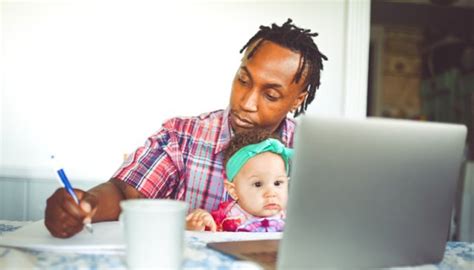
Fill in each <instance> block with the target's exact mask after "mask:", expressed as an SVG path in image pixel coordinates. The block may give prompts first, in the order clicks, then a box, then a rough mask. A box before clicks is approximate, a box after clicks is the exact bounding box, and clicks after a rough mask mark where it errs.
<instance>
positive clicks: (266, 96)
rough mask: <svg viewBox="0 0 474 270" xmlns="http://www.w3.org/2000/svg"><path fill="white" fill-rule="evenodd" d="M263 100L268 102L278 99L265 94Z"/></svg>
mask: <svg viewBox="0 0 474 270" xmlns="http://www.w3.org/2000/svg"><path fill="white" fill-rule="evenodd" d="M265 98H266V99H267V100H268V101H272V102H273V101H277V100H278V97H276V96H273V95H271V94H265Z"/></svg>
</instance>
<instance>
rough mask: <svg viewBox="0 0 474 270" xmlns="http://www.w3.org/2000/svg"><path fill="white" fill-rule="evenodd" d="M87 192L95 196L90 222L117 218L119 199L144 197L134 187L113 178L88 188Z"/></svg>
mask: <svg viewBox="0 0 474 270" xmlns="http://www.w3.org/2000/svg"><path fill="white" fill-rule="evenodd" d="M88 193H89V194H91V195H93V196H94V197H96V198H97V205H96V206H97V207H96V210H95V213H94V215H93V216H92V222H99V221H109V220H117V219H118V216H119V215H120V201H122V200H124V199H136V198H144V196H143V195H142V194H141V193H140V192H139V191H138V190H136V189H135V188H134V187H132V186H130V185H129V184H127V183H125V182H123V181H121V180H118V179H114V178H112V179H110V180H109V181H108V182H105V183H103V184H100V185H98V186H96V187H94V188H92V189H90V190H89V191H88Z"/></svg>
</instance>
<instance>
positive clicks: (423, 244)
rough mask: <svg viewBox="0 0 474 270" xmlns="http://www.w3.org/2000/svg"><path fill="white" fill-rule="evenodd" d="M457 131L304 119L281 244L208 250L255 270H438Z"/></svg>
mask: <svg viewBox="0 0 474 270" xmlns="http://www.w3.org/2000/svg"><path fill="white" fill-rule="evenodd" d="M466 132H467V130H466V127H465V126H462V125H455V124H441V123H427V122H418V121H408V120H390V119H377V118H366V119H344V118H323V117H317V116H304V117H303V118H302V119H301V121H300V122H299V124H298V127H297V130H296V135H295V136H296V137H295V157H294V160H293V168H292V170H291V182H290V188H289V201H288V209H287V219H286V227H285V231H284V233H283V237H282V239H281V240H280V241H278V240H263V241H262V240H259V241H245V242H232V243H231V242H221V243H209V244H208V246H209V247H211V248H213V249H216V250H219V251H221V252H224V253H227V254H230V255H232V256H234V257H237V258H241V259H246V260H254V261H257V262H259V263H260V264H261V265H262V266H264V267H265V269H274V268H275V267H277V268H278V269H318V268H338V269H374V268H388V267H402V266H415V265H422V264H436V263H439V262H440V261H441V260H442V257H443V254H444V249H445V245H446V240H447V237H448V231H449V224H450V217H451V210H452V206H453V202H454V194H455V190H456V186H457V182H458V177H459V171H460V168H461V164H462V162H463V151H464V146H465V138H466ZM277 251H278V255H277V254H276V252H277ZM259 260H260V261H259Z"/></svg>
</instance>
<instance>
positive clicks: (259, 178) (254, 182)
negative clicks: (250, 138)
mask: <svg viewBox="0 0 474 270" xmlns="http://www.w3.org/2000/svg"><path fill="white" fill-rule="evenodd" d="M234 189H235V197H236V198H234V199H237V201H238V203H239V205H240V206H241V207H242V208H243V209H245V210H246V211H247V212H248V213H249V214H252V215H254V216H258V217H269V216H273V215H276V214H278V213H280V212H281V211H282V210H285V209H286V204H287V201H288V177H287V175H286V171H285V162H284V161H283V159H282V158H281V157H280V156H279V155H277V154H274V153H272V152H264V153H261V154H258V155H256V156H254V157H252V158H251V159H249V160H248V161H247V163H245V165H244V166H242V168H241V169H240V171H239V172H238V173H237V175H236V176H235V178H234Z"/></svg>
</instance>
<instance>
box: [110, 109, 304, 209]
mask: <svg viewBox="0 0 474 270" xmlns="http://www.w3.org/2000/svg"><path fill="white" fill-rule="evenodd" d="M228 115H229V109H227V110H219V111H215V112H211V113H204V114H201V115H200V116H197V117H187V118H182V117H177V118H172V119H170V120H168V121H166V122H165V123H164V124H163V127H162V128H161V129H160V130H159V131H158V132H156V133H155V134H153V135H152V136H151V137H149V138H148V140H147V141H146V143H145V145H144V146H142V147H140V148H138V149H137V150H136V151H135V152H134V153H132V154H131V155H129V157H128V159H127V160H126V161H125V162H124V163H123V164H122V166H121V167H120V168H119V170H118V171H117V172H116V173H115V174H114V175H113V176H112V177H113V178H116V179H119V180H122V181H124V182H125V183H127V184H129V185H131V186H133V187H134V188H136V189H137V190H138V191H139V192H141V193H142V194H143V195H145V197H147V198H167V199H176V200H183V201H186V202H188V203H189V207H190V208H189V210H192V209H196V208H202V209H205V210H207V211H209V212H210V211H213V210H215V209H217V207H218V205H219V203H220V202H221V201H226V200H228V197H229V196H228V195H227V193H226V192H225V189H224V179H225V170H224V165H223V158H224V151H223V150H224V149H225V148H226V147H227V145H228V143H229V141H230V138H231V136H232V134H233V133H232V130H231V127H230V125H229V121H228ZM294 130H295V123H294V121H293V120H291V119H289V118H286V119H285V120H283V122H282V124H281V125H280V127H279V132H280V136H281V138H282V142H283V144H285V146H287V147H292V146H293V134H294Z"/></svg>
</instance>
